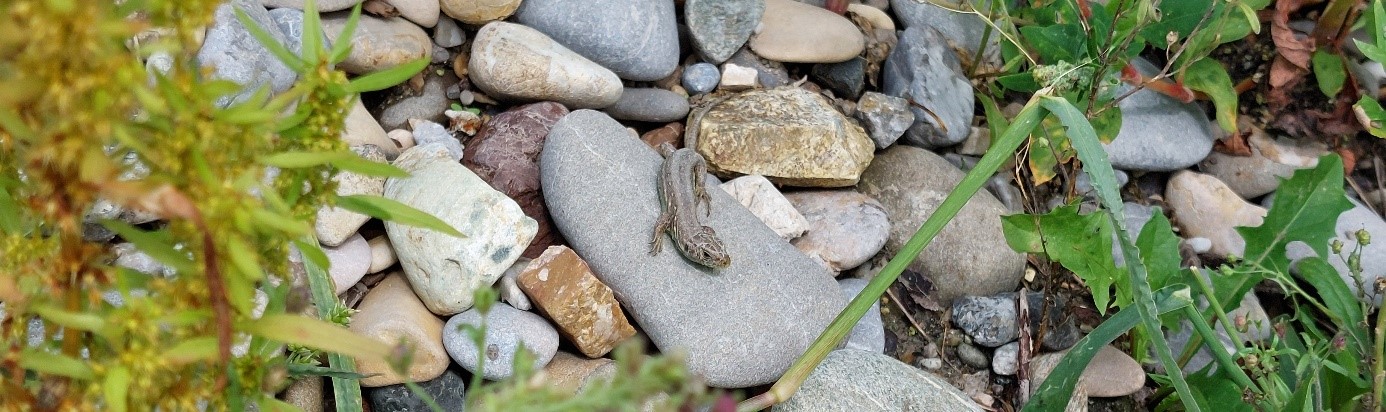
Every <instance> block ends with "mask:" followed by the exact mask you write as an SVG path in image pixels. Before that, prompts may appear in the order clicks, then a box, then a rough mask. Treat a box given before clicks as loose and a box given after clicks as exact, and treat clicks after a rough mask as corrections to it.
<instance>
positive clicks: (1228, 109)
mask: <svg viewBox="0 0 1386 412" xmlns="http://www.w3.org/2000/svg"><path fill="white" fill-rule="evenodd" d="M1184 86H1187V87H1188V88H1190V89H1193V90H1197V91H1200V92H1203V93H1204V94H1207V95H1208V97H1210V98H1212V99H1213V107H1214V109H1215V110H1214V112H1215V113H1216V114H1217V119H1218V126H1222V130H1223V131H1226V132H1228V133H1236V132H1237V90H1236V88H1235V87H1234V86H1233V85H1232V77H1230V76H1228V75H1227V69H1225V68H1223V66H1222V63H1221V62H1219V61H1217V59H1214V58H1211V57H1207V58H1203V59H1200V60H1198V61H1196V62H1193V64H1192V65H1190V66H1189V68H1188V69H1186V70H1185V71H1184Z"/></svg>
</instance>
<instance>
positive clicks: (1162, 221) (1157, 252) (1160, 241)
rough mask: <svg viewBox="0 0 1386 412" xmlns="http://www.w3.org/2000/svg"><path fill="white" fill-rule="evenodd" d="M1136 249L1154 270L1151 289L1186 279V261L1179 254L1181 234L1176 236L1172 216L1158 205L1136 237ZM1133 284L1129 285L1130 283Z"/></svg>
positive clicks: (1151, 276) (1151, 272) (1151, 277)
mask: <svg viewBox="0 0 1386 412" xmlns="http://www.w3.org/2000/svg"><path fill="white" fill-rule="evenodd" d="M1136 248H1137V249H1140V251H1141V258H1142V259H1144V261H1145V267H1146V269H1147V270H1148V271H1149V273H1150V288H1151V289H1157V290H1158V289H1163V288H1164V287H1166V286H1171V285H1174V284H1176V283H1179V282H1180V281H1183V280H1184V276H1183V273H1184V270H1183V268H1182V267H1181V266H1182V263H1183V261H1184V259H1183V257H1181V256H1180V255H1179V236H1175V234H1174V231H1173V228H1172V227H1171V226H1170V223H1169V219H1168V218H1166V217H1165V214H1164V213H1163V212H1162V211H1161V210H1160V209H1159V208H1156V209H1155V211H1154V214H1153V215H1151V217H1150V221H1147V222H1146V223H1145V227H1144V228H1142V229H1141V233H1140V235H1139V236H1137V237H1136ZM1128 287H1129V286H1128Z"/></svg>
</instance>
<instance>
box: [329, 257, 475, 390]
mask: <svg viewBox="0 0 1386 412" xmlns="http://www.w3.org/2000/svg"><path fill="white" fill-rule="evenodd" d="M363 242H364V241H363ZM357 310H358V312H357V313H356V315H355V316H352V317H351V331H352V332H356V333H358V334H361V335H364V336H368V337H371V338H374V339H376V340H379V341H381V342H385V343H387V344H391V345H393V344H395V343H396V342H398V341H399V340H400V339H404V340H405V341H406V342H408V343H409V344H410V345H413V348H414V353H413V362H411V363H410V364H409V370H408V371H407V372H408V376H400V375H399V374H396V373H395V372H394V369H392V368H391V367H390V365H388V364H386V362H385V361H383V360H380V359H357V360H356V367H357V371H358V372H360V373H362V374H366V375H371V374H379V375H375V376H370V377H366V378H361V386H385V385H395V384H400V383H404V380H405V379H408V380H410V381H415V382H421V381H426V380H430V379H433V378H436V377H438V375H442V374H443V371H444V370H447V368H448V364H450V363H451V362H450V360H451V359H449V358H448V354H447V352H446V351H444V350H443V321H442V320H440V319H438V318H437V317H436V316H433V313H432V312H429V311H428V308H425V307H424V305H423V302H419V298H418V297H417V296H415V295H414V291H413V289H411V288H410V287H409V281H407V280H405V279H404V275H403V274H401V273H399V272H395V273H392V274H390V275H389V276H386V277H385V280H382V281H380V283H378V284H376V285H375V287H374V288H371V291H370V292H369V293H367V294H366V297H365V299H362V300H361V305H360V306H358V307H357Z"/></svg>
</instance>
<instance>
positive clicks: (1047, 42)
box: [1020, 23, 1088, 64]
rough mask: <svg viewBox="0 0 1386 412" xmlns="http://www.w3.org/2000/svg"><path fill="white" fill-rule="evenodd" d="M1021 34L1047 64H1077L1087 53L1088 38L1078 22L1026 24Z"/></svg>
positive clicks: (1021, 29)
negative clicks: (1062, 62)
mask: <svg viewBox="0 0 1386 412" xmlns="http://www.w3.org/2000/svg"><path fill="white" fill-rule="evenodd" d="M1020 34H1021V36H1024V37H1025V41H1026V42H1028V43H1030V47H1031V49H1032V50H1034V51H1036V52H1038V53H1039V55H1040V59H1041V60H1042V62H1043V63H1046V64H1054V63H1058V62H1060V61H1066V62H1069V63H1074V64H1077V63H1080V62H1081V61H1082V60H1083V57H1084V56H1085V55H1086V54H1087V47H1088V46H1087V43H1088V38H1087V36H1085V35H1084V34H1083V27H1082V26H1080V25H1078V24H1077V23H1072V24H1055V25H1050V26H1025V27H1021V28H1020Z"/></svg>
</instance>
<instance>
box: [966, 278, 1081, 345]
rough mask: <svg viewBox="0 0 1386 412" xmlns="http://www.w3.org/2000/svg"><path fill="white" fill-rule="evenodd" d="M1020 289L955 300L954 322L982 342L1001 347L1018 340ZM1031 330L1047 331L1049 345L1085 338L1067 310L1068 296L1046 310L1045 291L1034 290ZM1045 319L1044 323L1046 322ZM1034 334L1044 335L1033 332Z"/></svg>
mask: <svg viewBox="0 0 1386 412" xmlns="http://www.w3.org/2000/svg"><path fill="white" fill-rule="evenodd" d="M1017 295H1018V294H1017V293H1014V292H1012V293H1002V294H999V295H994V296H964V297H961V298H958V299H955V300H954V301H953V324H954V325H956V326H957V327H958V329H961V330H962V331H963V333H966V334H967V335H968V336H971V337H972V340H973V341H974V342H976V343H977V344H978V345H982V346H987V347H992V348H994V347H997V346H1001V345H1004V344H1006V343H1009V342H1011V341H1013V340H1015V339H1016V338H1017V337H1018V336H1019V334H1020V329H1019V328H1018V327H1017V326H1018V325H1019V320H1018V314H1017V313H1016V301H1015V300H1016V296H1017ZM1028 303H1029V304H1030V330H1031V332H1032V333H1040V331H1041V330H1043V331H1044V336H1043V337H1042V338H1041V339H1042V341H1041V343H1042V344H1043V346H1044V347H1045V348H1046V349H1050V350H1061V349H1067V348H1069V347H1072V346H1073V344H1074V343H1077V342H1078V339H1079V338H1081V337H1082V336H1080V332H1079V331H1078V328H1077V327H1076V326H1074V325H1073V320H1072V319H1071V318H1070V317H1069V316H1068V312H1067V311H1066V310H1065V308H1066V307H1067V300H1066V299H1064V298H1062V297H1058V298H1056V299H1055V302H1054V304H1053V305H1052V306H1050V307H1048V308H1047V310H1046V304H1045V299H1044V294H1043V293H1040V292H1030V295H1029V299H1028ZM1042 322H1043V323H1042ZM1032 338H1040V337H1038V336H1032Z"/></svg>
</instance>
